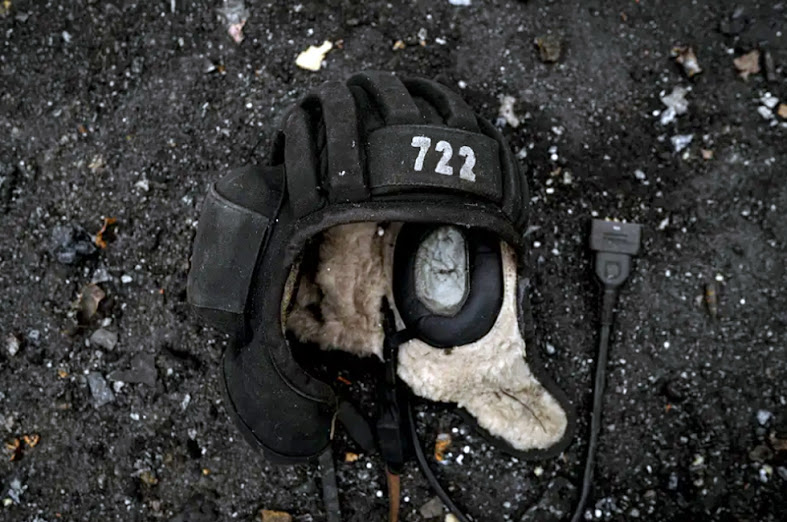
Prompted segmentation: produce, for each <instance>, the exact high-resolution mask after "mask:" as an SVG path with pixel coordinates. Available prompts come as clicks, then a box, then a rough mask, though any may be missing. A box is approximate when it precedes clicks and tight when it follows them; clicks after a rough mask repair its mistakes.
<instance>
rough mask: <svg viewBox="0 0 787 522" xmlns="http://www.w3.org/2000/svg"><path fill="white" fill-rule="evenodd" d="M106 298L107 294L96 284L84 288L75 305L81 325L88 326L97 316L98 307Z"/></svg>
mask: <svg viewBox="0 0 787 522" xmlns="http://www.w3.org/2000/svg"><path fill="white" fill-rule="evenodd" d="M104 297H106V293H104V291H103V290H102V289H101V287H100V286H98V285H97V284H95V283H89V284H87V285H85V286H84V287H82V290H81V291H80V292H79V296H78V297H77V301H76V303H74V308H75V309H76V312H77V321H78V322H79V324H86V323H87V322H88V321H90V319H92V318H93V316H94V315H96V312H97V311H98V305H99V303H100V302H101V300H102V299H104Z"/></svg>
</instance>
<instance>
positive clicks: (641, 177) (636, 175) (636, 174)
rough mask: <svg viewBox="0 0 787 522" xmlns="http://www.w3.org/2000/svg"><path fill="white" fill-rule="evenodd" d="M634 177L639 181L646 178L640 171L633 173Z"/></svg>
mask: <svg viewBox="0 0 787 522" xmlns="http://www.w3.org/2000/svg"><path fill="white" fill-rule="evenodd" d="M634 177H635V178H637V179H638V180H640V181H642V180H644V179H645V178H646V176H645V173H644V172H643V171H642V170H641V169H637V170H635V171H634Z"/></svg>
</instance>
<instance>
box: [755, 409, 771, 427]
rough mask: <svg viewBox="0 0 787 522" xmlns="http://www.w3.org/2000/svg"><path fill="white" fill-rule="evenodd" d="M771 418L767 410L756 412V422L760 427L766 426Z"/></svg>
mask: <svg viewBox="0 0 787 522" xmlns="http://www.w3.org/2000/svg"><path fill="white" fill-rule="evenodd" d="M771 417H773V413H771V412H769V411H768V410H757V422H759V423H760V426H765V425H766V424H768V421H769V420H771Z"/></svg>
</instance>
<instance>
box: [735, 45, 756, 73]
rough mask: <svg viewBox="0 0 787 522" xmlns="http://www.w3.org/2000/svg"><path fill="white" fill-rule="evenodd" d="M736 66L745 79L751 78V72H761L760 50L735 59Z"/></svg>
mask: <svg viewBox="0 0 787 522" xmlns="http://www.w3.org/2000/svg"><path fill="white" fill-rule="evenodd" d="M733 63H734V64H735V68H736V69H738V71H739V74H738V76H740V77H741V78H743V79H744V80H746V79H748V78H749V75H751V74H757V73H759V72H760V51H758V50H757V49H755V50H753V51H751V52H748V53H746V54H744V55H742V56H739V57H737V58H735V59H734V60H733Z"/></svg>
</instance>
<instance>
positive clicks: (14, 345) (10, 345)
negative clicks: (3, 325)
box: [5, 334, 21, 357]
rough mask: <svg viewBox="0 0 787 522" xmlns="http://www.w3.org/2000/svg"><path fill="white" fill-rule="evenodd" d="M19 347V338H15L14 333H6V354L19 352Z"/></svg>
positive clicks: (12, 354) (11, 354)
mask: <svg viewBox="0 0 787 522" xmlns="http://www.w3.org/2000/svg"><path fill="white" fill-rule="evenodd" d="M20 347H21V344H20V343H19V339H17V338H16V336H15V335H14V334H8V337H6V338H5V349H6V351H7V352H8V355H10V356H11V357H13V356H14V355H16V354H17V353H19V349H20Z"/></svg>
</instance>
